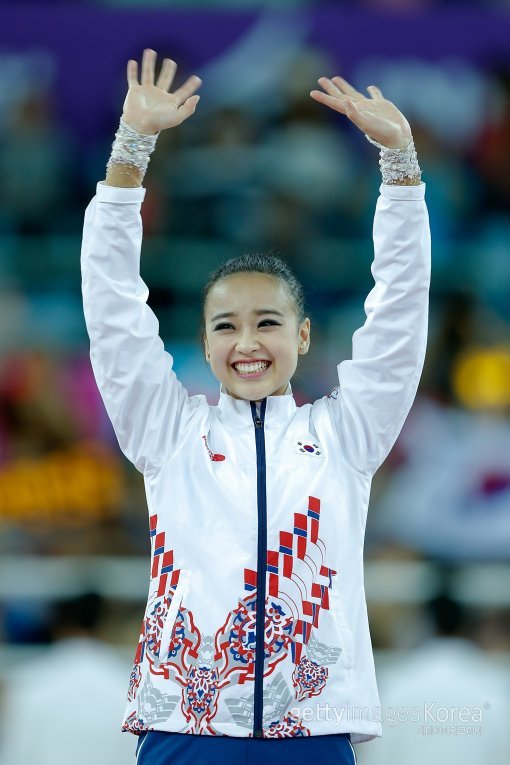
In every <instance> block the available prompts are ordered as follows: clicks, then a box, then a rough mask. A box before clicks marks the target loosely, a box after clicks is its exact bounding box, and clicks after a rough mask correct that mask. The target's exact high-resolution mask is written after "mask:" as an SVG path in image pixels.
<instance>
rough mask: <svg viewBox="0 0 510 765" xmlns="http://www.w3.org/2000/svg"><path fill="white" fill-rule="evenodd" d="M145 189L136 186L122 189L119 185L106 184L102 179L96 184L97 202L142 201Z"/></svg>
mask: <svg viewBox="0 0 510 765" xmlns="http://www.w3.org/2000/svg"><path fill="white" fill-rule="evenodd" d="M145 191H146V189H145V188H144V187H143V186H136V187H135V188H131V189H123V188H121V187H120V186H107V185H106V184H105V183H104V181H99V183H98V184H97V186H96V196H97V199H98V201H99V202H112V203H113V204H118V205H125V204H139V203H140V202H143V200H144V197H145Z"/></svg>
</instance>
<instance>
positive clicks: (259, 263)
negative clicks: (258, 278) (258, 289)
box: [200, 253, 306, 339]
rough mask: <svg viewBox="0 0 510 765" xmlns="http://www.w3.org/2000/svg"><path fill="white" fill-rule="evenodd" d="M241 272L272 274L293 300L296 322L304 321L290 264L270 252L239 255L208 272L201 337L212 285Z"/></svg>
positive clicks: (300, 291)
mask: <svg viewBox="0 0 510 765" xmlns="http://www.w3.org/2000/svg"><path fill="white" fill-rule="evenodd" d="M241 273H259V274H267V275H268V276H273V277H274V278H275V279H279V280H280V282H281V283H282V284H283V286H284V287H285V288H286V290H287V292H288V294H289V297H290V298H291V299H292V301H293V302H294V308H295V310H296V315H297V319H298V323H299V324H301V322H302V321H304V319H305V318H306V313H305V296H304V291H303V286H302V284H301V282H300V281H299V279H297V277H296V276H295V274H294V273H293V271H292V270H291V268H290V266H289V265H288V264H287V263H286V262H285V261H284V260H282V259H281V258H279V257H277V256H276V255H272V254H271V253H267V254H260V253H254V254H248V255H239V256H238V257H237V258H230V260H227V261H225V263H222V264H221V265H220V266H218V268H217V269H216V270H215V271H213V272H212V273H211V274H210V276H209V280H208V281H207V283H206V285H205V286H204V288H203V290H202V319H201V325H200V338H201V339H202V338H203V337H204V335H205V304H206V302H207V296H208V295H209V292H210V291H211V289H212V287H214V285H215V284H217V282H219V281H221V279H225V278H226V277H227V276H232V274H241Z"/></svg>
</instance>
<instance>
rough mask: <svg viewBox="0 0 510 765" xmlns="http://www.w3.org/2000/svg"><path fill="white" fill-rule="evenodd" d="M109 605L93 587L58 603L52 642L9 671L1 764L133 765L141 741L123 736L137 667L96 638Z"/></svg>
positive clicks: (1, 730)
mask: <svg viewBox="0 0 510 765" xmlns="http://www.w3.org/2000/svg"><path fill="white" fill-rule="evenodd" d="M103 608H104V604H103V602H102V600H101V598H100V597H99V596H98V595H97V594H94V593H87V594H84V595H81V596H80V597H75V598H72V599H68V600H65V601H61V602H59V603H58V604H57V606H56V608H55V612H54V622H53V639H54V644H53V646H52V647H51V648H50V649H49V650H48V651H47V652H45V653H44V654H43V655H42V656H41V657H40V658H38V659H31V660H28V661H25V663H24V664H23V665H22V666H20V667H15V668H14V669H12V670H11V671H10V672H8V674H7V676H6V681H5V686H4V688H3V694H2V695H3V708H2V716H1V723H0V726H1V727H0V747H1V748H0V763H1V765H33V763H37V765H63V764H64V763H66V764H67V763H72V765H91V763H108V765H126V763H129V762H130V761H131V760H133V759H134V751H135V745H136V741H135V739H134V737H133V736H131V735H127V734H122V733H121V730H120V727H121V718H122V711H123V705H124V698H125V692H126V689H127V683H128V679H129V672H130V667H129V665H128V664H127V663H126V664H125V663H124V662H123V661H122V660H121V659H120V658H119V656H118V654H117V652H116V651H115V650H114V649H113V648H112V647H110V646H108V645H106V644H104V643H103V642H102V641H101V640H100V639H98V637H97V631H98V628H99V625H100V621H101V617H102V612H103Z"/></svg>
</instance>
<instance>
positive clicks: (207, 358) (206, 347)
mask: <svg viewBox="0 0 510 765" xmlns="http://www.w3.org/2000/svg"><path fill="white" fill-rule="evenodd" d="M203 340H204V355H205V360H206V361H207V363H209V362H210V360H211V354H210V353H209V343H208V342H207V337H206V336H205V335H204V337H203Z"/></svg>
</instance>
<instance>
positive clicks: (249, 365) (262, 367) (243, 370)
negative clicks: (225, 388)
mask: <svg viewBox="0 0 510 765" xmlns="http://www.w3.org/2000/svg"><path fill="white" fill-rule="evenodd" d="M270 366H271V362H270V361H237V362H236V363H235V364H232V367H233V368H234V369H235V371H236V372H237V374H238V376H239V377H250V378H251V377H260V376H261V375H263V374H264V372H265V371H266V370H267V369H268V368H269V367H270Z"/></svg>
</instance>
